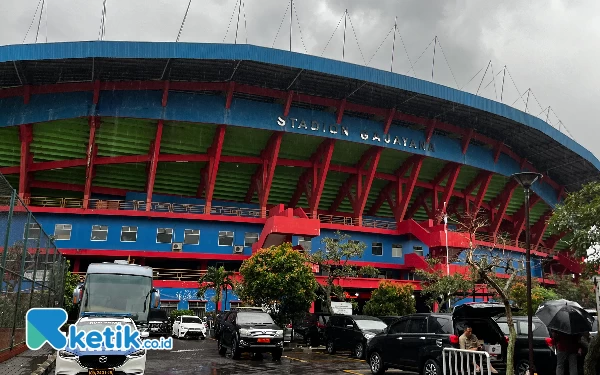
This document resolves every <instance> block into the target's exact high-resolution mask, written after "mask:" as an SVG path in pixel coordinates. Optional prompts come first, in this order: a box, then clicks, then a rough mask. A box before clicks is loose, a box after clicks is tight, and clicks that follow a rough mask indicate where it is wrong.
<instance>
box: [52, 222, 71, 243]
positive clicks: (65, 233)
mask: <svg viewBox="0 0 600 375" xmlns="http://www.w3.org/2000/svg"><path fill="white" fill-rule="evenodd" d="M71 229H72V225H71V224H56V225H55V226H54V238H55V239H56V240H70V239H71Z"/></svg>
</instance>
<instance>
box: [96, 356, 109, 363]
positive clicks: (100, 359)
mask: <svg viewBox="0 0 600 375" xmlns="http://www.w3.org/2000/svg"><path fill="white" fill-rule="evenodd" d="M98 361H99V362H100V363H106V361H108V358H107V357H106V356H102V357H100V358H98Z"/></svg>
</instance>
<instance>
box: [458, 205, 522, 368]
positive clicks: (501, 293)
mask: <svg viewBox="0 0 600 375" xmlns="http://www.w3.org/2000/svg"><path fill="white" fill-rule="evenodd" d="M450 219H451V220H452V221H454V222H455V223H456V226H457V230H458V232H461V233H463V235H464V236H465V238H466V239H467V240H468V244H469V245H468V248H467V249H466V254H465V260H466V263H467V265H468V266H469V268H470V269H471V271H472V273H473V281H474V282H475V283H480V282H483V283H485V284H486V285H487V286H488V287H490V288H491V289H492V290H493V291H494V292H495V294H496V295H497V298H498V299H500V300H501V301H502V303H503V304H504V311H505V315H506V322H507V324H508V329H509V340H508V349H507V356H506V375H514V372H515V366H514V352H515V341H516V339H517V332H516V331H515V325H514V321H513V318H512V306H511V304H510V290H511V288H512V286H513V283H514V281H515V278H516V277H517V275H518V273H519V271H522V269H523V267H521V266H519V264H520V262H519V261H518V259H515V258H514V257H513V256H512V253H511V252H505V251H496V248H498V247H499V248H503V247H504V245H505V244H506V239H505V237H504V236H503V235H500V234H499V235H498V236H497V237H496V238H495V243H494V244H492V246H491V247H482V246H479V245H476V243H475V242H476V238H475V236H476V234H477V232H479V231H480V230H481V229H483V228H485V227H488V226H489V223H488V221H487V220H486V219H485V217H484V216H483V215H481V216H479V215H478V213H477V212H475V213H464V214H462V215H461V216H459V217H457V218H454V217H452V218H450ZM497 269H503V270H504V271H505V273H506V274H508V275H509V276H508V278H506V279H500V278H498V277H497V275H496V270H497Z"/></svg>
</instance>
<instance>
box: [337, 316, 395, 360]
mask: <svg viewBox="0 0 600 375" xmlns="http://www.w3.org/2000/svg"><path fill="white" fill-rule="evenodd" d="M386 327H387V325H386V324H385V323H384V322H383V321H382V320H381V319H379V318H374V317H372V316H366V315H332V316H331V317H330V318H329V321H328V322H327V326H326V328H325V342H326V343H327V344H326V345H327V353H329V354H334V353H335V352H336V350H338V349H341V350H344V349H346V350H348V349H350V350H352V352H353V354H354V355H355V356H356V357H357V358H360V359H362V358H364V356H365V348H366V347H367V344H368V343H369V341H370V340H371V339H372V338H373V337H375V335H376V334H378V333H380V332H382V331H383V330H384V329H385V328H386Z"/></svg>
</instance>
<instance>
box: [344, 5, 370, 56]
mask: <svg viewBox="0 0 600 375" xmlns="http://www.w3.org/2000/svg"><path fill="white" fill-rule="evenodd" d="M346 14H348V20H350V27H351V28H352V33H353V34H354V39H355V40H356V45H357V46H358V50H359V51H360V56H361V57H362V59H363V63H364V64H365V65H367V60H365V55H364V54H363V51H362V48H360V43H359V42H358V36H357V35H356V29H355V28H354V24H353V23H352V17H350V13H348V10H347V9H346Z"/></svg>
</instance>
